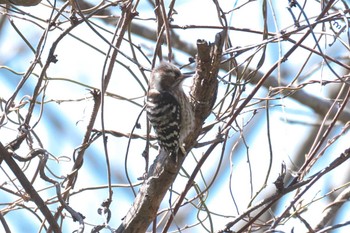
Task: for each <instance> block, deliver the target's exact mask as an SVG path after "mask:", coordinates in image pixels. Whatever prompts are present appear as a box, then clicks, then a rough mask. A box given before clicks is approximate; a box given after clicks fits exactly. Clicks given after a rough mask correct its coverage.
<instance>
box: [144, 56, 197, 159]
mask: <svg viewBox="0 0 350 233" xmlns="http://www.w3.org/2000/svg"><path fill="white" fill-rule="evenodd" d="M187 77H190V76H188V75H183V74H182V73H181V71H180V70H179V69H178V68H177V67H176V66H174V65H173V64H171V63H168V62H162V63H161V64H160V65H159V66H158V67H156V68H155V69H154V70H153V71H152V74H151V78H150V82H149V91H148V93H147V106H146V110H147V116H148V119H149V121H150V123H151V125H152V126H153V128H154V131H155V134H156V137H157V140H158V144H159V145H160V147H161V148H163V149H164V150H165V151H166V152H168V153H169V156H171V157H174V156H176V155H177V153H178V150H179V148H180V149H181V151H182V153H183V154H184V155H186V151H185V149H184V145H183V143H184V140H185V139H186V137H187V136H188V135H189V133H190V132H191V131H192V130H193V128H194V127H193V126H194V113H193V108H192V105H191V103H190V101H189V99H188V97H187V96H186V94H185V93H184V91H183V89H182V81H183V80H185V78H187Z"/></svg>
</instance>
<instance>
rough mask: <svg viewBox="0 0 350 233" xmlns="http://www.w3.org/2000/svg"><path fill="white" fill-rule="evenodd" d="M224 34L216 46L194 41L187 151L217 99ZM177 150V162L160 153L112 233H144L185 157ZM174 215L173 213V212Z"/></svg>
mask: <svg viewBox="0 0 350 233" xmlns="http://www.w3.org/2000/svg"><path fill="white" fill-rule="evenodd" d="M225 36H226V32H225V31H223V32H221V33H218V34H217V35H216V39H215V43H213V44H208V43H207V42H206V41H204V40H198V41H197V47H198V55H197V69H196V74H195V76H194V83H193V86H192V90H191V97H192V100H191V102H192V104H193V105H194V111H195V118H196V119H195V130H194V131H193V132H192V134H191V135H189V136H188V137H187V139H186V140H185V145H186V148H185V149H186V151H189V150H190V149H191V148H193V146H194V145H195V143H196V139H197V137H198V136H199V134H200V132H201V129H202V125H203V123H204V120H205V119H206V118H207V116H208V115H209V114H210V112H211V108H212V106H213V104H214V102H215V99H216V92H217V88H218V87H217V85H218V81H217V79H216V77H217V74H218V70H219V64H220V58H221V54H222V47H223V44H224V39H225ZM181 153H182V152H181V151H180V152H179V154H178V156H177V157H178V161H173V160H172V159H169V156H168V155H167V153H165V152H164V151H163V150H161V151H160V153H159V155H158V156H157V158H156V159H155V161H154V162H153V165H152V166H151V168H150V171H149V172H148V175H147V178H146V180H145V182H144V184H143V185H142V186H141V188H140V191H139V193H138V194H137V196H136V198H135V201H134V203H133V205H132V207H131V208H130V209H129V211H128V213H127V215H126V216H125V218H124V219H123V222H122V224H121V225H120V226H119V228H118V229H117V230H116V231H115V232H117V233H121V232H123V233H129V232H130V233H131V232H132V233H144V232H146V230H147V228H148V226H149V225H150V223H151V222H152V221H153V219H155V217H156V215H157V211H158V208H159V206H160V203H161V201H162V200H163V198H164V196H165V194H166V192H167V191H168V189H169V187H170V186H171V185H172V183H173V182H174V180H175V178H176V176H177V174H178V172H179V170H180V168H181V166H182V163H183V162H184V160H185V157H184V156H182V154H181ZM174 214H176V213H174Z"/></svg>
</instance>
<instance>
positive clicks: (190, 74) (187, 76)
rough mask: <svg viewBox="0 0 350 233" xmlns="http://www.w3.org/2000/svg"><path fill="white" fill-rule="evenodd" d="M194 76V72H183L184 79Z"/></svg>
mask: <svg viewBox="0 0 350 233" xmlns="http://www.w3.org/2000/svg"><path fill="white" fill-rule="evenodd" d="M192 76H193V74H192V73H185V74H182V79H186V78H190V77H192Z"/></svg>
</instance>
